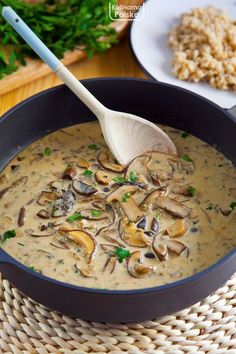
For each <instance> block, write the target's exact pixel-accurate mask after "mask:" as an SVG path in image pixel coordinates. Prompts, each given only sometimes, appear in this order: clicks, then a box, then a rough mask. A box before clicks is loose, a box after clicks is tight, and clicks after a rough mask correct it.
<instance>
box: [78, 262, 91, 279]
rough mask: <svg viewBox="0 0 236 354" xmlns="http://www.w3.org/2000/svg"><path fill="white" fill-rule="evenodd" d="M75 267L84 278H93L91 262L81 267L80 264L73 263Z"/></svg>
mask: <svg viewBox="0 0 236 354" xmlns="http://www.w3.org/2000/svg"><path fill="white" fill-rule="evenodd" d="M75 269H76V270H78V271H79V272H80V274H81V275H82V276H83V277H85V278H94V277H95V274H94V268H93V266H91V264H88V265H87V266H85V267H83V266H82V265H80V264H78V263H76V264H75Z"/></svg>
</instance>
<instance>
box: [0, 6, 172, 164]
mask: <svg viewBox="0 0 236 354" xmlns="http://www.w3.org/2000/svg"><path fill="white" fill-rule="evenodd" d="M2 15H3V17H4V18H5V19H6V20H7V22H8V23H9V24H10V25H11V26H12V27H13V28H14V29H15V30H16V32H17V33H18V34H19V35H20V36H21V37H22V38H23V39H24V40H25V41H26V43H27V44H28V45H29V46H30V47H31V48H32V49H33V50H34V51H35V52H36V53H37V54H38V56H39V57H40V58H41V59H42V60H43V61H44V62H45V63H46V64H48V66H49V67H50V68H51V69H52V70H53V71H54V72H55V73H56V74H57V76H59V77H60V78H61V80H62V81H63V82H64V83H65V84H66V85H67V86H68V87H69V88H70V89H71V90H72V91H73V92H74V94H75V95H76V96H77V97H79V98H80V99H81V101H82V102H83V103H84V104H85V105H86V106H87V107H88V108H89V109H90V110H91V111H92V112H93V113H94V114H95V115H96V117H97V118H98V120H99V122H100V125H101V129H102V133H103V136H104V139H105V141H106V143H107V145H108V147H109V148H110V150H111V152H112V153H113V155H114V156H115V158H116V160H117V161H118V162H119V163H121V164H128V163H129V162H130V161H131V160H132V159H133V158H134V157H136V156H138V155H141V154H142V153H144V152H147V151H151V150H152V151H162V152H168V153H172V154H176V153H177V150H176V147H175V145H174V143H173V142H172V140H171V139H170V138H169V137H168V135H167V134H166V133H165V132H163V131H162V130H161V129H160V128H159V127H158V126H156V125H155V124H153V123H151V122H149V121H148V120H145V119H143V118H140V117H137V116H135V115H132V114H129V113H124V112H116V111H112V110H109V109H108V108H106V107H105V106H104V105H103V104H102V103H101V102H99V101H98V100H97V99H96V98H95V97H94V96H93V95H92V94H91V93H90V92H89V91H88V90H87V89H86V88H85V87H84V86H83V85H82V83H81V82H80V81H79V80H78V79H77V78H76V77H75V76H74V75H73V74H72V73H71V72H70V71H69V70H68V69H67V68H66V67H65V66H64V65H63V64H62V63H61V62H60V60H59V59H58V58H57V57H56V56H55V55H54V54H53V53H52V52H51V51H50V50H49V49H48V48H47V47H46V45H45V44H44V43H43V42H42V41H41V40H40V39H39V38H38V37H37V36H36V34H35V33H34V32H33V31H32V30H31V29H30V28H29V27H28V26H27V24H26V23H25V22H24V21H23V20H22V19H21V18H20V17H19V16H18V15H17V13H16V12H15V11H14V10H13V9H12V8H11V7H9V6H4V7H3V9H2Z"/></svg>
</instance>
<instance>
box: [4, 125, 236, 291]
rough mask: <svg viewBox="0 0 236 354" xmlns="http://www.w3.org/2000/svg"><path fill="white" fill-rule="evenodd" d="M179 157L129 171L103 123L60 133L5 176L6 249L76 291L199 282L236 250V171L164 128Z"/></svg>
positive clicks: (136, 164)
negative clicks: (189, 278) (196, 277)
mask: <svg viewBox="0 0 236 354" xmlns="http://www.w3.org/2000/svg"><path fill="white" fill-rule="evenodd" d="M163 128H164V130H165V131H166V132H167V134H169V135H170V137H171V138H172V139H173V141H174V143H175V144H176V146H177V149H178V153H179V156H172V155H168V154H161V153H157V152H150V153H147V154H145V155H142V156H140V157H137V158H136V159H135V160H133V161H132V162H131V163H130V165H129V166H128V167H126V168H124V166H121V165H119V164H118V163H117V162H116V161H115V160H114V159H113V158H112V156H111V155H110V153H109V151H108V149H107V147H106V145H105V143H104V140H103V138H102V134H101V131H100V128H99V125H98V123H96V122H92V123H86V124H80V125H76V126H73V127H69V128H67V129H63V130H60V131H57V132H55V133H53V134H50V135H48V136H46V137H44V138H42V139H40V140H38V141H36V142H35V143H33V144H32V145H30V146H29V147H27V148H26V149H25V150H24V151H22V152H20V153H19V155H18V156H17V157H16V158H15V159H14V160H12V161H11V162H10V164H9V165H8V166H7V167H6V168H5V170H4V171H3V172H2V174H1V175H0V210H1V216H0V234H1V246H2V248H3V249H4V250H5V251H6V252H8V253H9V254H10V255H11V256H13V257H14V258H16V259H17V260H19V261H20V262H22V263H23V264H25V265H26V266H28V267H29V268H30V269H32V271H36V272H41V273H42V274H44V275H46V276H49V277H52V278H55V279H58V280H61V281H64V282H68V283H72V284H76V285H81V286H86V287H92V288H102V289H104V288H106V289H137V288H146V287H152V286H156V285H162V284H166V283H170V282H173V281H176V280H179V279H181V278H184V277H187V276H190V275H192V274H194V273H196V272H198V271H200V270H202V269H204V268H206V267H208V266H209V265H211V264H213V263H214V262H216V261H217V260H218V259H220V258H221V257H223V256H224V255H225V254H226V253H227V252H229V251H230V250H232V249H233V248H234V247H235V246H236V237H235V236H236V234H235V231H236V230H235V229H236V227H235V220H236V203H235V201H236V186H235V182H236V170H235V168H234V167H233V166H232V164H231V162H230V161H228V160H227V159H226V158H225V157H224V156H223V155H221V154H220V153H219V152H217V151H216V150H215V149H214V148H213V147H211V146H209V145H208V144H206V143H204V142H203V141H201V140H199V139H197V138H196V137H193V136H191V135H189V134H187V133H184V132H181V131H179V130H174V129H172V128H169V127H163Z"/></svg>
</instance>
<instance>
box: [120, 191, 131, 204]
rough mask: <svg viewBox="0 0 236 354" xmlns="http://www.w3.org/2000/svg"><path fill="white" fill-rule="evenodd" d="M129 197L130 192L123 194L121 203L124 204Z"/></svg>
mask: <svg viewBox="0 0 236 354" xmlns="http://www.w3.org/2000/svg"><path fill="white" fill-rule="evenodd" d="M130 197H131V194H130V192H127V193H125V195H124V196H123V197H122V202H124V203H126V202H127V200H128V199H129V198H130Z"/></svg>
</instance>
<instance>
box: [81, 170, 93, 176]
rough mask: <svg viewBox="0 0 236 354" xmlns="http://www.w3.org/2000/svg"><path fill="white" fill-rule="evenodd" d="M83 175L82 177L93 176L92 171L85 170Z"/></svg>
mask: <svg viewBox="0 0 236 354" xmlns="http://www.w3.org/2000/svg"><path fill="white" fill-rule="evenodd" d="M83 175H84V176H92V175H93V171H91V170H85V171H84V172H83Z"/></svg>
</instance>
